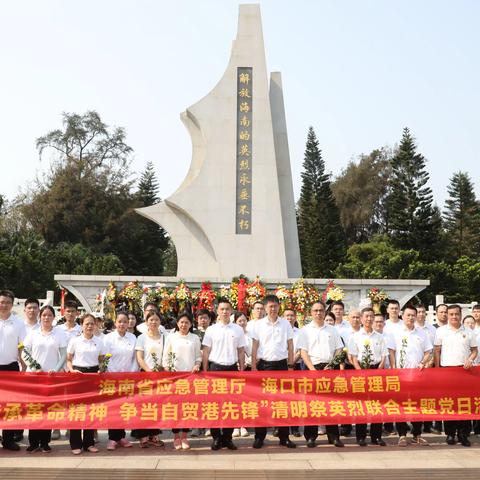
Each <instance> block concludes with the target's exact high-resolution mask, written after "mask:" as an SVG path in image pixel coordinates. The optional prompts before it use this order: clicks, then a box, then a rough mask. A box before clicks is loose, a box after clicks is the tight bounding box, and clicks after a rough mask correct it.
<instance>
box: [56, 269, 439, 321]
mask: <svg viewBox="0 0 480 480" xmlns="http://www.w3.org/2000/svg"><path fill="white" fill-rule="evenodd" d="M55 280H56V281H57V283H58V284H59V285H60V287H61V288H65V289H66V290H68V291H69V292H70V293H72V294H73V295H74V296H75V297H76V298H77V299H78V301H79V302H80V303H81V304H82V307H83V308H84V309H85V310H86V311H87V312H92V311H94V310H95V305H96V298H97V295H98V294H101V293H102V292H103V291H104V289H106V288H107V286H108V284H109V282H111V281H112V282H115V284H116V285H117V287H119V288H121V287H122V286H123V285H125V284H127V283H129V282H133V281H135V280H136V281H138V282H139V284H140V285H142V286H148V287H152V286H154V285H155V284H157V283H161V284H165V285H166V286H167V287H173V286H175V285H177V283H178V282H179V281H180V278H178V277H144V276H137V277H136V276H123V275H121V276H115V275H114V276H110V275H58V274H57V275H55ZM181 280H183V281H185V283H186V284H187V285H188V286H189V287H190V288H192V289H200V287H201V284H202V283H203V282H206V281H208V282H210V283H211V284H212V287H214V288H218V287H220V286H221V285H230V282H231V281H232V279H231V278H223V279H221V278H200V277H192V278H182V279H181ZM261 280H262V282H263V283H264V285H265V286H266V288H267V290H274V289H275V288H276V287H277V286H279V285H284V286H286V287H291V286H292V285H293V284H294V283H295V282H296V281H297V280H298V279H297V278H287V279H285V278H284V279H278V278H275V279H264V278H262V279H261ZM329 280H330V279H325V278H314V279H310V278H306V279H305V282H306V283H309V284H312V285H314V286H315V287H316V288H317V290H319V291H320V292H321V291H323V290H325V288H326V287H327V283H328V282H329ZM333 281H334V282H335V284H336V285H338V286H340V287H341V288H342V289H343V290H344V292H345V297H344V299H343V302H344V303H345V307H346V309H347V310H348V309H349V308H354V307H355V308H356V307H358V306H359V304H360V301H361V300H362V299H364V298H366V297H367V292H368V290H369V289H370V288H372V287H376V288H379V289H381V290H384V291H385V292H387V293H388V295H389V297H390V298H395V299H397V300H398V301H399V302H400V306H403V305H405V304H406V303H407V302H408V301H409V300H410V299H411V298H413V297H414V296H415V295H417V294H418V293H420V292H421V291H422V290H425V288H427V287H428V286H429V285H430V280H397V279H395V280H384V279H344V278H338V279H333Z"/></svg>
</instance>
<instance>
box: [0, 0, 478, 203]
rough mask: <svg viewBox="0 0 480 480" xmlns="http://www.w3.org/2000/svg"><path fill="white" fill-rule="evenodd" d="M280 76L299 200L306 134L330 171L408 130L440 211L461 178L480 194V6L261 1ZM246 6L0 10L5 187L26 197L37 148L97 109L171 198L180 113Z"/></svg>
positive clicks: (44, 4) (100, 4)
mask: <svg viewBox="0 0 480 480" xmlns="http://www.w3.org/2000/svg"><path fill="white" fill-rule="evenodd" d="M259 3H260V4H261V7H262V17H263V30H264V39H265V47H266V56H267V67H268V69H269V71H281V72H282V75H283V84H284V95H285V104H286V111H287V124H288V131H289V142H290V157H291V162H292V169H293V176H294V185H295V193H296V197H297V196H298V193H299V187H300V172H301V165H302V159H303V151H304V148H305V140H306V135H307V130H308V127H309V125H312V126H313V127H314V129H315V131H316V133H317V136H318V139H319V141H320V146H321V148H322V150H323V156H324V159H325V162H326V166H327V170H328V171H330V172H332V173H333V175H336V174H338V173H339V172H340V171H341V169H342V168H343V167H345V165H346V164H347V163H348V161H349V160H350V159H352V158H353V157H355V156H357V155H359V154H361V153H368V152H370V151H371V150H372V149H374V148H377V147H380V146H383V145H389V146H393V145H395V144H396V143H398V141H399V139H400V138H401V134H402V129H403V128H404V127H405V126H408V127H409V128H410V129H411V131H412V133H413V134H414V136H415V137H416V139H417V143H418V146H419V150H420V151H421V152H422V153H423V154H424V155H425V157H426V158H427V160H428V164H427V165H428V169H429V172H430V175H431V181H430V185H431V187H432V188H433V191H434V195H435V199H436V201H437V203H438V204H439V206H441V207H443V204H444V200H445V198H446V196H447V193H446V187H447V185H448V182H449V179H450V177H451V176H452V173H453V172H455V171H458V170H462V171H467V172H469V173H470V174H471V176H472V178H473V180H474V182H475V183H476V189H477V193H478V192H479V188H478V187H479V185H478V183H479V182H478V174H477V171H478V167H477V164H478V161H479V160H480V158H479V153H478V152H479V149H478V146H477V139H478V138H479V136H480V135H479V133H480V132H479V130H480V127H479V125H480V123H479V119H478V116H479V112H480V93H479V92H480V90H479V85H480V67H479V60H478V58H479V47H480V29H479V28H478V22H479V19H480V2H478V1H475V0H455V1H453V0H451V1H442V0H422V1H419V0H417V1H413V0H401V1H397V0H383V1H380V0H371V1H367V0H351V1H348V0H331V1H326V0H318V1H316V0H295V1H293V0H292V1H285V0H265V1H260V2H259ZM238 4H239V2H238V1H230V0H190V1H187V0H176V1H171V0H170V1H163V0H156V1H153V0H151V1H146V0H129V1H126V0H114V1H113V0H112V1H111V0H102V1H98V0H82V1H80V0H77V1H73V0H72V1H61V0H31V1H27V0H10V1H7V0H0V53H1V55H0V58H1V62H2V74H1V75H0V132H1V134H0V161H1V164H2V166H3V167H4V168H2V179H3V181H2V186H1V187H0V193H1V194H3V195H6V196H7V197H8V198H9V199H11V198H13V197H14V195H15V194H16V192H17V190H18V188H19V187H22V188H23V189H26V188H28V183H29V182H30V181H32V180H33V178H34V177H35V174H36V172H37V171H41V170H42V169H45V168H47V167H48V157H45V158H44V159H42V161H41V162H40V160H39V158H38V154H37V152H36V150H35V139H36V138H37V137H38V136H40V135H43V134H45V133H46V132H48V131H49V130H52V129H54V128H58V127H59V126H60V122H61V113H62V112H63V111H67V112H77V113H83V112H85V111H86V110H89V109H93V110H97V111H98V112H99V113H100V115H101V116H102V119H103V120H104V121H105V122H106V123H108V124H112V125H118V126H123V127H125V128H126V130H127V135H128V136H127V142H128V143H129V144H130V145H131V146H132V147H133V148H134V151H135V157H134V161H133V168H134V169H135V170H137V171H142V170H143V168H144V166H145V164H146V162H147V161H149V160H152V161H153V162H154V164H155V167H156V171H157V173H158V176H159V179H160V186H161V195H162V196H163V197H166V196H168V195H169V194H170V193H172V192H173V191H174V190H175V189H176V188H177V186H178V185H179V184H180V183H181V181H182V179H183V177H184V176H185V174H186V172H187V170H188V166H189V163H190V157H191V144H190V138H189V136H188V133H187V131H186V130H185V128H184V127H183V124H182V123H181V122H180V120H179V114H180V112H181V111H183V110H184V109H185V108H186V107H188V106H189V105H191V104H193V103H195V102H196V101H197V100H198V99H200V98H201V97H203V96H204V95H205V94H206V93H208V92H209V91H210V89H211V88H212V87H213V86H214V85H215V84H216V83H217V81H218V79H219V78H220V76H221V75H222V73H223V71H224V69H225V67H226V65H227V62H228V59H229V54H230V45H231V41H232V40H233V39H234V37H235V35H236V24H237V13H238Z"/></svg>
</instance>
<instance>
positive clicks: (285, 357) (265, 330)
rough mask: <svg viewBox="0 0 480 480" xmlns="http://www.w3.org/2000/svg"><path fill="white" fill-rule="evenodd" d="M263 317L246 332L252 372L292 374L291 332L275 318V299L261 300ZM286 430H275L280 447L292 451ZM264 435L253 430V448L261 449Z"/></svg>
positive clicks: (284, 322)
mask: <svg viewBox="0 0 480 480" xmlns="http://www.w3.org/2000/svg"><path fill="white" fill-rule="evenodd" d="M264 303H265V310H266V312H267V316H266V317H265V318H262V319H260V320H256V322H255V327H254V328H253V329H252V330H251V331H250V336H251V337H252V371H256V370H261V371H264V370H265V371H276V370H293V368H294V366H295V363H294V351H293V330H292V327H291V325H290V322H288V321H287V320H285V319H284V318H282V317H279V316H278V312H279V310H280V301H279V300H278V297H277V296H276V295H267V296H266V297H265V300H264ZM289 431H290V427H279V428H278V438H279V440H280V445H282V446H284V447H287V448H295V447H296V445H295V443H293V442H292V441H291V440H290V438H289V437H288V434H289ZM266 435H267V429H266V427H256V428H255V441H254V442H253V448H262V446H263V442H264V440H265V437H266Z"/></svg>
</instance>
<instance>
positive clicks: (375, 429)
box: [342, 363, 383, 442]
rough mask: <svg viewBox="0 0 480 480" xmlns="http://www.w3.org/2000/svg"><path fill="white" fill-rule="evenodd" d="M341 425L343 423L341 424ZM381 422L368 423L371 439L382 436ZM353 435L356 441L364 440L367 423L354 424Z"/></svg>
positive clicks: (374, 366) (373, 368)
mask: <svg viewBox="0 0 480 480" xmlns="http://www.w3.org/2000/svg"><path fill="white" fill-rule="evenodd" d="M379 365H380V364H378V363H377V364H376V365H372V366H371V367H370V369H371V370H376V369H378V366H379ZM342 426H343V425H342ZM382 430H383V423H372V424H370V438H371V439H372V440H380V439H381V438H382ZM355 437H356V439H357V442H358V441H359V440H365V438H367V424H366V423H361V424H360V425H355Z"/></svg>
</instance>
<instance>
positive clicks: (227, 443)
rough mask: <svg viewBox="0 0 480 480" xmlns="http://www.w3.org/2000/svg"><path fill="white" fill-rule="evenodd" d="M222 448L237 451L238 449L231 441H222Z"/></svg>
mask: <svg viewBox="0 0 480 480" xmlns="http://www.w3.org/2000/svg"><path fill="white" fill-rule="evenodd" d="M223 446H224V447H225V448H228V449H229V450H238V447H237V446H236V445H235V444H234V443H233V442H232V441H231V440H224V441H223Z"/></svg>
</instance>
